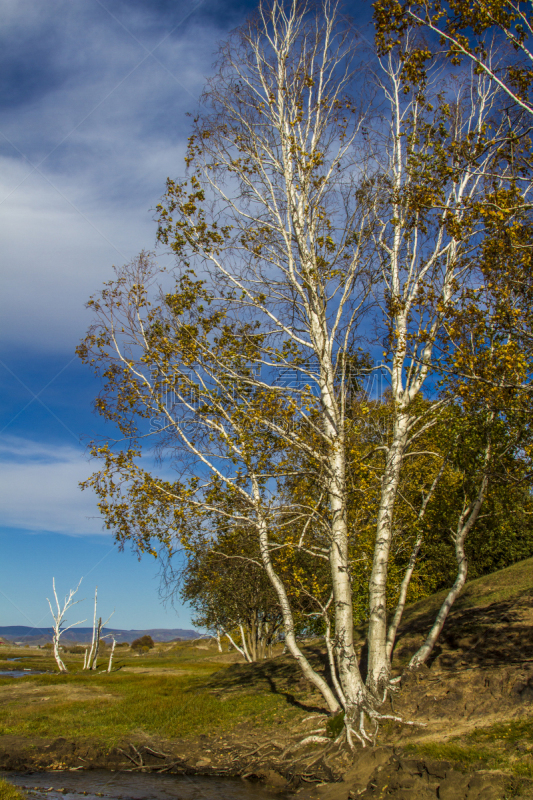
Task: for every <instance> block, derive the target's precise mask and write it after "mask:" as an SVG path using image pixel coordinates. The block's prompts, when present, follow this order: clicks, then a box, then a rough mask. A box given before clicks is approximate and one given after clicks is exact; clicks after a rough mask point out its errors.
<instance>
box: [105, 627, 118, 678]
mask: <svg viewBox="0 0 533 800" xmlns="http://www.w3.org/2000/svg"><path fill="white" fill-rule="evenodd" d="M112 639H113V644H112V645H111V653H110V654H109V664H108V666H107V671H108V673H109V672H111V667H112V666H113V654H114V652H115V645H116V643H117V640H116V639H115V637H114V636H113V637H112Z"/></svg>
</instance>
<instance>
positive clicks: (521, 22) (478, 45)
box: [374, 0, 533, 115]
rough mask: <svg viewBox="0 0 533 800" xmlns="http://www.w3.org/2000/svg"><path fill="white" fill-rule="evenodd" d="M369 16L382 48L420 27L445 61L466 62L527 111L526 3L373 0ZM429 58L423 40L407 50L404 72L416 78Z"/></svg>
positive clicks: (532, 61) (532, 59)
mask: <svg viewBox="0 0 533 800" xmlns="http://www.w3.org/2000/svg"><path fill="white" fill-rule="evenodd" d="M374 18H375V23H376V34H377V41H378V44H379V46H380V48H381V50H382V51H387V49H389V48H391V47H394V46H396V45H398V44H399V43H401V42H402V40H403V37H404V36H405V35H406V33H407V31H409V30H410V29H416V28H422V29H424V30H425V31H426V32H431V33H432V34H434V35H435V38H436V39H437V41H438V42H439V44H440V47H441V48H442V49H443V50H444V52H445V53H446V54H447V56H448V58H449V60H450V62H451V64H453V65H455V66H458V65H460V64H461V63H462V62H464V61H466V62H467V63H468V62H469V63H470V64H471V65H472V66H473V67H474V69H475V71H476V72H477V73H478V74H483V75H485V76H487V77H488V78H489V79H490V80H491V81H492V82H493V83H494V84H495V85H496V86H498V87H499V88H500V89H501V91H502V92H504V93H505V95H506V96H507V98H508V100H509V101H510V104H512V105H515V106H516V107H517V108H519V109H521V110H523V111H525V112H526V114H528V115H533V98H532V94H531V89H532V87H533V47H532V46H533V39H532V34H533V17H532V14H531V5H530V4H529V3H527V2H524V1H523V0H496V2H492V3H484V2H480V1H479V0H474V2H466V1H465V0H448V1H446V2H440V0H439V2H432V1H431V0H422V2H419V1H418V0H416V1H415V2H413V0H407V2H395V0H394V1H392V0H378V2H377V3H375V4H374ZM495 52H498V56H499V57H497V58H496V57H495ZM503 54H505V58H504V61H503V62H502V59H501V56H502V55H503ZM431 58H432V51H431V49H429V48H428V47H427V45H424V44H422V45H421V46H420V47H418V48H416V49H413V50H411V51H409V50H407V51H406V52H405V58H404V70H405V74H406V76H408V77H409V78H410V79H414V80H415V82H416V81H417V80H418V79H419V77H420V75H421V72H422V71H423V70H424V65H425V64H426V63H427V62H428V61H429V60H430V59H431Z"/></svg>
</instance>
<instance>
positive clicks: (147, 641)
mask: <svg viewBox="0 0 533 800" xmlns="http://www.w3.org/2000/svg"><path fill="white" fill-rule="evenodd" d="M131 646H132V649H133V650H140V651H141V652H144V653H147V652H148V650H150V648H152V647H153V646H154V640H153V639H152V637H151V636H148V635H147V636H141V637H140V638H139V639H135V641H134V642H132V643H131Z"/></svg>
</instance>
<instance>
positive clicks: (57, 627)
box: [46, 578, 86, 672]
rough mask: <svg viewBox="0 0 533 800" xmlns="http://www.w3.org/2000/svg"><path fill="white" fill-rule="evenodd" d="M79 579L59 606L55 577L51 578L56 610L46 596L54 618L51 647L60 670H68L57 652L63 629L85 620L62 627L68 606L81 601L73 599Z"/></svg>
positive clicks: (70, 606) (68, 628)
mask: <svg viewBox="0 0 533 800" xmlns="http://www.w3.org/2000/svg"><path fill="white" fill-rule="evenodd" d="M81 581H82V579H81V578H80V582H79V583H78V585H77V586H76V588H75V589H71V590H70V592H69V594H68V597H65V599H64V601H63V606H60V605H59V600H58V598H57V592H56V579H55V578H52V587H53V590H54V600H55V604H56V610H55V611H54V609H53V607H52V603H51V602H50V600H49V599H48V598H46V599H47V601H48V605H49V607H50V613H51V615H52V618H53V620H54V626H53V630H54V634H53V637H52V645H53V649H54V658H55V660H56V664H57V666H58V669H59V671H60V672H68V669H67V667H66V666H65V664H64V662H63V659H62V658H61V656H60V654H59V643H60V639H61V636H62V635H63V634H64V633H65V631H68V630H70V629H71V628H74V627H75V626H76V625H81V624H82V622H86V620H84V619H83V620H80V621H78V622H73V623H72V625H67V627H66V628H64V627H63V625H64V624H65V622H66V620H65V614H66V613H67V611H68V610H69V608H72V606H75V605H76V604H77V603H80V602H81V601H80V600H73V598H74V595H75V594H76V592H77V591H78V589H79V588H80V584H81Z"/></svg>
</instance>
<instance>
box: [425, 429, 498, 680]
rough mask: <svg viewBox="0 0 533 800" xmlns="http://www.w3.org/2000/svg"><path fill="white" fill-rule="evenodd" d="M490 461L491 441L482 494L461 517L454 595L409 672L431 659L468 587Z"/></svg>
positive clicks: (480, 487)
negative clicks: (472, 536) (472, 538)
mask: <svg viewBox="0 0 533 800" xmlns="http://www.w3.org/2000/svg"><path fill="white" fill-rule="evenodd" d="M490 458H491V444H490V440H489V442H488V444H487V446H486V449H485V464H484V470H483V475H482V478H481V482H480V486H479V490H478V493H477V496H476V497H475V499H474V501H473V502H472V503H471V504H470V505H468V506H467V507H466V508H464V509H463V512H462V514H461V516H460V517H459V521H458V523H457V530H456V532H455V536H454V539H455V558H456V561H457V576H456V578H455V582H454V584H453V586H452V587H451V589H450V591H449V592H448V594H447V595H446V597H445V598H444V602H443V603H442V605H441V607H440V609H439V611H438V614H437V616H436V618H435V622H434V623H433V625H432V627H431V630H430V631H429V633H428V635H427V637H426V640H425V641H424V644H423V645H422V647H420V648H419V649H418V650H417V652H416V653H415V654H414V656H413V657H412V658H411V661H410V662H409V668H410V669H414V668H416V667H418V666H420V664H424V663H425V662H426V661H427V659H428V658H429V656H430V655H431V652H432V650H433V648H434V647H435V644H436V643H437V640H438V638H439V636H440V634H441V632H442V629H443V627H444V623H445V622H446V619H447V618H448V614H449V613H450V609H451V607H452V605H453V604H454V602H455V601H456V599H457V597H458V596H459V594H460V592H461V590H462V588H463V586H464V585H465V583H466V577H467V573H468V560H467V557H466V553H465V541H466V537H467V536H468V534H469V533H470V531H471V530H472V528H473V527H474V525H475V523H476V520H477V518H478V516H479V512H480V510H481V507H482V505H483V502H484V500H485V495H486V493H487V488H488V484H489V465H490Z"/></svg>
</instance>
